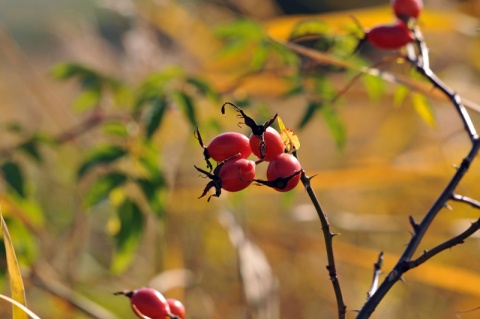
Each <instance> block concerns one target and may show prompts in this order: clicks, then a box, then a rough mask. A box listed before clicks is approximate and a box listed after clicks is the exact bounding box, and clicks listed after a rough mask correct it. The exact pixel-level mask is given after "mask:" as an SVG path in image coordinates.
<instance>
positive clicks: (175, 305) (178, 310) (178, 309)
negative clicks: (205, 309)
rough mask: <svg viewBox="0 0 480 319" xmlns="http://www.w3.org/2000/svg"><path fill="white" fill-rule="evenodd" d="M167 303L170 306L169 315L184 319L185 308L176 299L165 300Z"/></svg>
mask: <svg viewBox="0 0 480 319" xmlns="http://www.w3.org/2000/svg"><path fill="white" fill-rule="evenodd" d="M167 303H168V305H169V306H170V313H171V314H172V315H175V316H177V317H178V318H180V319H185V306H184V305H183V304H182V303H181V302H180V301H178V300H177V299H172V298H167Z"/></svg>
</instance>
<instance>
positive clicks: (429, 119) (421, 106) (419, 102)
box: [412, 92, 437, 127]
mask: <svg viewBox="0 0 480 319" xmlns="http://www.w3.org/2000/svg"><path fill="white" fill-rule="evenodd" d="M412 103H413V106H414V107H415V111H417V113H418V115H420V117H421V118H422V120H423V121H424V122H425V123H426V124H427V125H429V126H431V127H435V126H436V124H437V122H436V121H435V114H434V112H433V108H432V106H431V105H430V103H429V101H428V99H427V98H425V96H424V95H423V94H420V93H417V92H414V93H412Z"/></svg>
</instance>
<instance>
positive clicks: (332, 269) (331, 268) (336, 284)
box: [301, 170, 347, 319]
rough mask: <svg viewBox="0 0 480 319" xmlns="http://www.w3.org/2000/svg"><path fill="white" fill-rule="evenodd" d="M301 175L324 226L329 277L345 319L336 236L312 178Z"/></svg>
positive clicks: (339, 315)
mask: <svg viewBox="0 0 480 319" xmlns="http://www.w3.org/2000/svg"><path fill="white" fill-rule="evenodd" d="M301 174H302V175H301V181H302V183H303V186H304V187H305V190H306V191H307V194H308V196H309V197H310V200H311V201H312V204H313V206H314V207H315V211H316V212H317V214H318V217H319V218H320V222H321V224H322V232H323V237H324V239H325V248H326V250H327V259H328V265H327V270H328V275H329V276H330V280H331V281H332V285H333V290H334V291H335V298H336V300H337V308H338V318H339V319H344V318H345V313H346V310H347V306H346V305H345V302H344V300H343V294H342V288H341V286H340V281H339V279H338V275H337V269H336V266H335V256H334V254H333V240H332V239H333V236H335V234H332V233H331V232H330V224H329V222H328V217H327V215H326V214H325V213H324V211H323V209H322V207H321V206H320V202H319V201H318V199H317V196H316V195H315V192H314V191H313V189H312V186H311V184H310V179H311V178H310V177H308V176H307V175H306V174H305V171H304V170H302V173H301Z"/></svg>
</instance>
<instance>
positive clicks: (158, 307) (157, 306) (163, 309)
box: [115, 288, 170, 319]
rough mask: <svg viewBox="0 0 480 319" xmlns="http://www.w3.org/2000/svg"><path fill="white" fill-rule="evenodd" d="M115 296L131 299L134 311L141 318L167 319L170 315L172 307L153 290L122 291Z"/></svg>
mask: <svg viewBox="0 0 480 319" xmlns="http://www.w3.org/2000/svg"><path fill="white" fill-rule="evenodd" d="M115 295H125V296H127V297H128V298H130V304H131V306H132V310H133V312H134V313H135V314H136V315H137V317H139V318H144V317H148V318H151V319H165V318H168V314H169V313H170V306H169V305H168V302H167V300H166V299H165V297H164V296H163V295H162V294H161V293H160V292H158V291H157V290H155V289H152V288H140V289H137V290H133V291H120V292H116V293H115Z"/></svg>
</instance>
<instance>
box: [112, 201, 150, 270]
mask: <svg viewBox="0 0 480 319" xmlns="http://www.w3.org/2000/svg"><path fill="white" fill-rule="evenodd" d="M117 215H118V222H119V224H120V228H119V230H118V232H117V233H116V234H115V236H114V239H115V247H116V254H115V256H114V258H113V261H112V265H111V268H112V271H113V272H114V273H117V274H118V273H121V272H122V271H124V270H125V269H126V268H127V267H128V265H130V263H131V262H132V260H133V257H134V255H135V251H136V248H137V246H138V244H139V242H140V239H141V237H142V233H143V229H144V226H145V225H144V216H143V214H142V211H141V210H140V207H138V205H137V204H136V203H135V202H134V201H133V200H132V199H130V198H127V199H125V201H124V202H123V203H122V204H121V205H120V206H119V207H118V209H117Z"/></svg>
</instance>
